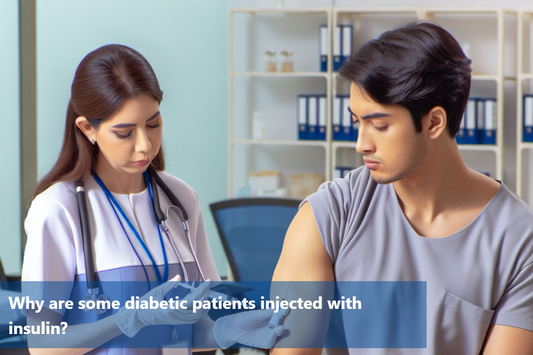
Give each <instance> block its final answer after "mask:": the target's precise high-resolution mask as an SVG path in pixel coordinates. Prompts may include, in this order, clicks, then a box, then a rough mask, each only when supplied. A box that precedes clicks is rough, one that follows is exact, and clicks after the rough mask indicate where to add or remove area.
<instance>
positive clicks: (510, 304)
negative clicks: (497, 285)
mask: <svg viewBox="0 0 533 355" xmlns="http://www.w3.org/2000/svg"><path fill="white" fill-rule="evenodd" d="M492 323H493V324H501V325H507V326H510V327H516V328H522V329H527V330H531V331H533V263H530V264H528V265H526V266H524V267H523V268H522V269H521V270H520V272H519V273H518V275H517V276H516V277H515V278H514V279H513V280H512V281H511V282H510V283H509V285H508V286H507V288H506V290H505V293H504V294H503V296H502V298H501V299H500V302H499V303H498V305H497V306H496V310H495V313H494V317H493V318H492Z"/></svg>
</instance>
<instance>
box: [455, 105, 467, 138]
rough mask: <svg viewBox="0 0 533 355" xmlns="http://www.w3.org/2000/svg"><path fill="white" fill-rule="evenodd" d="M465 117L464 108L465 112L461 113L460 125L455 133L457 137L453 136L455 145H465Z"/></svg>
mask: <svg viewBox="0 0 533 355" xmlns="http://www.w3.org/2000/svg"><path fill="white" fill-rule="evenodd" d="M465 116H466V108H465V112H464V113H463V117H462V118H461V124H460V126H459V131H458V132H457V135H456V136H455V140H456V141H457V144H465V139H466V138H465V134H466V129H465Z"/></svg>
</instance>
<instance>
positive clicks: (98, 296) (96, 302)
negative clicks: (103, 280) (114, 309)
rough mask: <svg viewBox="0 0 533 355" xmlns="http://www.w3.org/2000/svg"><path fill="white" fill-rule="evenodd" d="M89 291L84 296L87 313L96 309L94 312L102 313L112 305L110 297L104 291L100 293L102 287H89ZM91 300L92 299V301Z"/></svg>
mask: <svg viewBox="0 0 533 355" xmlns="http://www.w3.org/2000/svg"><path fill="white" fill-rule="evenodd" d="M87 292H88V293H87V295H86V296H85V297H83V300H84V301H85V308H84V309H83V311H84V312H85V313H89V312H90V311H92V310H93V309H94V313H96V314H98V315H102V314H104V313H105V312H107V311H108V309H109V306H110V301H109V297H107V296H106V295H105V294H103V293H100V289H99V288H98V287H95V288H89V289H88V290H87ZM90 301H92V303H91V302H90ZM89 306H90V307H89Z"/></svg>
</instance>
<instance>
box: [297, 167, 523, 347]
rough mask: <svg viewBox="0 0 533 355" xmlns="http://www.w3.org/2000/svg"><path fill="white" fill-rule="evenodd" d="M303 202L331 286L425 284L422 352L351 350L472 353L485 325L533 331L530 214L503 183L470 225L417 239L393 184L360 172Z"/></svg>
mask: <svg viewBox="0 0 533 355" xmlns="http://www.w3.org/2000/svg"><path fill="white" fill-rule="evenodd" d="M306 200H307V201H308V202H309V203H310V205H311V208H312V210H313V214H314V217H315V220H316V223H317V226H318V230H319V232H320V235H321V237H322V241H323V243H324V247H325V248H326V251H327V252H328V254H329V256H330V258H331V262H332V264H333V267H334V271H335V277H336V280H337V281H426V282H427V286H426V287H427V349H357V351H355V353H357V354H381V353H383V354H478V353H479V351H480V349H481V346H482V345H483V340H484V338H485V335H486V332H487V330H488V328H489V326H490V324H502V325H507V326H512V327H518V328H523V329H527V330H530V331H533V210H531V208H529V206H528V205H527V204H526V203H525V202H524V201H522V200H521V199H520V198H518V197H517V196H516V195H515V194H514V193H513V192H512V191H510V190H509V188H508V187H507V186H505V185H504V184H503V183H502V184H501V187H500V189H499V190H498V192H497V193H496V195H495V196H494V197H493V198H492V200H491V201H490V202H489V203H488V204H487V206H485V208H484V209H483V210H482V211H481V213H480V214H479V215H478V216H477V217H476V218H475V219H474V220H473V221H472V222H471V223H470V224H469V225H467V226H466V227H464V228H463V229H461V230H460V231H458V232H456V233H453V234H451V235H449V236H446V237H443V238H424V237H421V236H419V235H418V234H417V233H416V232H415V231H414V230H413V229H412V227H411V226H410V224H409V222H408V221H407V219H406V218H405V215H404V214H403V212H402V210H401V207H400V205H399V203H398V198H397V196H396V192H395V190H394V186H393V185H392V184H389V185H379V184H377V183H376V182H375V181H374V180H373V179H372V177H371V175H370V171H369V170H368V169H367V168H366V167H362V168H359V169H357V170H354V171H353V172H351V173H350V174H349V175H348V176H347V177H346V178H344V179H335V180H333V181H331V182H326V183H324V184H322V185H321V186H320V188H319V190H318V191H317V192H316V193H314V194H313V195H311V196H309V197H308V198H307V199H306ZM346 336H347V337H350V336H351V335H350V334H346Z"/></svg>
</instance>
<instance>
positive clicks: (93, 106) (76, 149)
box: [34, 44, 165, 197]
mask: <svg viewBox="0 0 533 355" xmlns="http://www.w3.org/2000/svg"><path fill="white" fill-rule="evenodd" d="M140 94H149V95H152V96H153V97H154V98H155V99H156V100H157V102H159V103H161V100H162V99H163V92H162V91H161V88H160V87H159V83H158V81H157V77H156V76H155V73H154V70H153V69H152V67H151V66H150V64H149V63H148V61H147V60H146V59H145V58H144V57H143V56H142V55H141V54H140V53H139V52H137V51H135V50H133V49H131V48H129V47H126V46H122V45H118V44H110V45H106V46H103V47H100V48H98V49H96V50H95V51H93V52H91V53H89V54H87V56H85V58H83V60H82V61H81V63H80V64H79V66H78V69H76V74H75V75H74V80H73V82H72V87H71V96H70V102H69V104H68V108H67V120H66V124H65V135H64V137H63V146H62V147H61V152H60V154H59V158H58V159H57V161H56V163H55V164H54V166H53V168H52V169H51V170H50V172H49V173H48V174H46V175H45V176H44V177H43V178H42V180H41V181H40V182H39V183H38V184H37V188H36V189H35V193H34V197H35V196H37V195H38V194H40V193H41V192H43V191H44V190H46V189H47V188H49V187H50V186H51V185H53V184H54V183H56V182H60V181H75V180H80V179H85V178H87V177H88V176H89V175H90V174H91V171H93V170H94V169H95V168H96V159H97V157H98V144H96V145H92V144H91V143H90V142H89V140H88V139H87V137H86V136H85V135H84V134H83V133H82V132H81V131H80V129H79V128H78V127H77V126H76V118H78V117H79V116H85V117H87V120H88V121H89V123H90V124H91V126H92V127H93V128H95V129H98V127H99V125H100V123H101V122H102V121H103V120H105V119H106V118H108V117H110V116H112V115H113V113H115V112H116V111H117V110H118V109H119V107H120V106H121V105H122V103H123V102H124V101H126V100H127V99H131V98H135V97H137V96H138V95H140ZM150 166H151V167H152V168H154V169H156V170H164V169H165V158H164V155H163V149H162V148H161V149H160V150H159V153H158V154H157V155H156V157H155V158H154V159H153V160H152V162H151V164H150Z"/></svg>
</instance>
